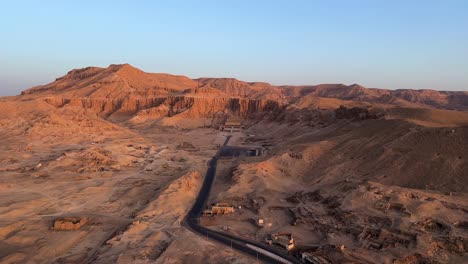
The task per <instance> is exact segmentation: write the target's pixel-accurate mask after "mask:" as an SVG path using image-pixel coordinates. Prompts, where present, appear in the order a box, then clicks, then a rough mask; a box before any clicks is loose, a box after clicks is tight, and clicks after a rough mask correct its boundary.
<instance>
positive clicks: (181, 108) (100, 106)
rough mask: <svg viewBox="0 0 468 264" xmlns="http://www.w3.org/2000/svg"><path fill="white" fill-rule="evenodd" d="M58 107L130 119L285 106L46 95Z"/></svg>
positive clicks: (240, 112)
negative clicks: (76, 108) (78, 108)
mask: <svg viewBox="0 0 468 264" xmlns="http://www.w3.org/2000/svg"><path fill="white" fill-rule="evenodd" d="M44 100H45V101H46V102H47V103H49V104H51V105H53V106H55V107H64V106H67V105H68V106H75V107H83V108H85V109H88V110H91V111H93V112H95V113H97V114H99V115H101V116H102V117H105V118H111V119H119V120H122V119H124V120H125V119H130V118H132V117H134V116H139V117H140V118H141V117H147V118H158V117H165V116H167V117H170V116H175V115H178V114H182V113H184V116H185V117H209V118H211V117H213V116H214V115H215V114H217V113H220V112H223V113H228V114H230V115H234V116H238V117H243V118H248V117H253V116H255V115H258V114H261V113H263V112H272V111H280V110H281V109H283V106H282V105H280V104H279V103H278V102H276V101H272V100H252V99H243V98H226V97H223V98H219V97H215V98H213V97H206V98H205V97H187V96H167V97H156V98H134V97H129V98H124V99H93V98H58V97H49V98H45V99H44Z"/></svg>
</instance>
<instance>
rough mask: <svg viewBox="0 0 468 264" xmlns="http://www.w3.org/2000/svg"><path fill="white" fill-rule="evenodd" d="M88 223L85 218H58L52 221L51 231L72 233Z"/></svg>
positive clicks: (87, 219)
mask: <svg viewBox="0 0 468 264" xmlns="http://www.w3.org/2000/svg"><path fill="white" fill-rule="evenodd" d="M88 222H89V218H87V217H60V218H57V219H55V220H54V224H53V226H52V228H51V229H52V230H55V231H73V230H79V229H80V228H81V227H82V226H84V225H85V224H87V223H88Z"/></svg>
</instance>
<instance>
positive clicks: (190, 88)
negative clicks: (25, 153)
mask: <svg viewBox="0 0 468 264" xmlns="http://www.w3.org/2000/svg"><path fill="white" fill-rule="evenodd" d="M38 98H39V99H40V98H45V100H46V101H47V102H48V103H49V104H51V105H54V106H57V107H62V106H64V105H71V106H81V107H84V108H86V109H91V110H92V111H94V112H96V113H99V114H101V115H102V116H105V117H115V118H128V117H129V116H132V115H139V116H151V117H153V116H164V115H168V116H172V115H177V114H180V113H185V115H187V116H190V117H195V116H200V117H202V116H203V117H204V116H207V115H212V114H213V113H216V112H219V111H226V112H229V113H232V114H235V115H239V116H249V115H252V114H254V113H258V112H259V111H270V110H271V108H275V109H277V108H281V106H282V105H286V104H288V103H289V104H293V105H294V104H295V103H297V102H299V103H300V105H299V108H310V107H312V108H316V107H317V104H318V103H321V104H324V105H329V104H331V105H340V104H341V103H343V102H341V103H340V102H338V101H337V102H332V101H330V100H328V101H327V100H318V99H320V98H332V99H335V100H346V101H348V102H346V104H349V102H366V103H377V104H385V105H387V106H399V107H409V108H413V107H418V108H419V107H429V108H441V109H453V110H468V92H439V91H433V90H385V89H374V88H372V89H370V88H365V87H362V86H360V85H358V84H353V85H343V84H321V85H315V86H274V85H270V84H268V83H261V82H243V81H239V80H236V79H233V78H199V79H190V78H188V77H185V76H177V75H170V74H162V73H146V72H143V71H141V70H139V69H137V68H135V67H132V66H130V65H128V64H122V65H110V66H109V67H107V68H98V67H87V68H83V69H75V70H72V71H70V72H68V73H67V74H66V75H65V76H63V77H60V78H57V79H56V81H54V82H52V83H50V84H47V85H43V86H37V87H33V88H31V89H29V90H26V91H24V92H23V93H22V99H24V100H28V99H38ZM305 98H306V99H307V98H308V99H307V100H304V99H305ZM296 106H298V105H297V104H296Z"/></svg>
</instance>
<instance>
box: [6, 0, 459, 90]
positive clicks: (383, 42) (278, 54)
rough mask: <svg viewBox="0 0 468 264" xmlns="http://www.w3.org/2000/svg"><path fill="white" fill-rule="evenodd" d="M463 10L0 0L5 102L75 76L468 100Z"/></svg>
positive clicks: (398, 1) (400, 5)
mask: <svg viewBox="0 0 468 264" xmlns="http://www.w3.org/2000/svg"><path fill="white" fill-rule="evenodd" d="M467 14H468V1H465V0H462V1H455V0H444V1H442V0H439V1H432V0H424V1H423V0H411V1H407V0H404V1H403V0H392V1H388V0H355V1H349V0H342V1H339V0H323V1H319V0H315V1H314V0H303V1H300V0H296V1H294V0H284V1H281V0H255V1H251V0H231V1H228V0H226V1H214V0H213V1H210V0H207V1H203V0H198V1H195V0H193V1H192V0H186V1H180V0H171V1H170V0H167V1H157V0H152V1H143V0H140V1H136V0H134V1H130V0H128V1H118V0H113V1H106V0H101V1H86V0H80V1H51V0H42V1H40V0H36V1H33V0H30V1H24V0H15V1H4V0H2V1H0V95H14V94H18V93H19V92H20V91H22V90H25V89H27V88H30V87H32V86H35V85H41V84H46V83H49V82H52V81H54V80H55V78H57V77H60V76H63V75H65V74H66V73H67V72H68V71H69V70H71V69H74V68H82V67H86V66H100V67H107V66H108V65H109V64H119V63H130V64H131V65H133V66H135V67H137V68H140V69H142V70H144V71H146V72H165V73H172V74H178V75H186V76H188V77H191V78H198V77H234V78H238V79H240V80H244V81H265V82H270V83H272V84H277V85H282V84H291V85H303V84H320V83H344V84H353V83H358V84H361V85H363V86H366V87H379V88H387V89H436V90H465V91H466V90H468V15H467Z"/></svg>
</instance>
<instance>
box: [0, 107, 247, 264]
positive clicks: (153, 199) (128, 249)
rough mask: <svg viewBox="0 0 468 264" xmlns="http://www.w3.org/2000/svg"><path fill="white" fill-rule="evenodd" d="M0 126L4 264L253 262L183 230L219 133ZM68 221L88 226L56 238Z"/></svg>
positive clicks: (60, 120) (58, 123)
mask: <svg viewBox="0 0 468 264" xmlns="http://www.w3.org/2000/svg"><path fill="white" fill-rule="evenodd" d="M42 113H43V112H41V114H42ZM23 114H24V111H20V112H19V114H18V115H23ZM28 114H30V113H28ZM76 120H81V121H83V122H89V126H87V127H82V126H81V125H82V124H80V122H81V121H80V122H76ZM2 121H3V122H4V125H3V126H2V131H3V132H4V134H3V135H7V136H8V138H7V137H3V138H2V139H1V140H2V141H3V142H2V144H0V190H1V191H0V263H86V262H90V261H91V262H93V263H138V262H145V263H146V262H147V261H155V262H156V263H206V262H205V261H206V260H207V259H210V260H212V261H210V262H212V263H217V262H223V263H249V260H248V259H247V258H245V257H244V256H242V255H240V254H239V253H237V252H233V251H229V250H225V249H224V248H223V247H221V246H219V245H214V244H212V243H211V242H207V241H204V240H203V239H201V238H198V237H197V236H195V235H193V234H191V233H190V232H188V231H186V230H185V229H183V228H182V227H181V226H180V225H179V222H180V220H181V219H182V217H183V216H184V215H185V213H186V211H187V210H188V208H190V206H191V203H192V202H193V200H194V198H195V196H196V194H197V192H198V188H199V185H200V183H201V182H202V180H203V177H204V172H205V170H206V162H207V161H208V160H209V159H210V158H211V157H212V156H213V155H214V153H215V152H216V151H217V144H220V143H221V142H222V141H223V140H224V138H223V137H222V136H221V135H219V133H218V132H217V131H216V130H213V129H198V130H186V129H180V128H169V127H155V126H136V127H132V128H123V127H121V126H116V125H114V124H112V123H108V122H106V121H103V120H102V119H98V118H96V117H95V116H94V117H93V116H92V115H87V113H83V115H71V114H67V113H59V114H56V113H52V114H50V115H48V114H46V115H45V116H42V117H41V118H38V119H37V122H30V121H24V122H21V121H18V120H16V121H15V120H13V119H3V120H2ZM184 142H190V143H188V144H184ZM64 216H71V217H87V218H89V219H90V221H89V222H88V223H87V224H86V225H85V226H83V227H81V228H80V229H79V230H77V231H56V230H53V229H51V227H52V225H53V222H54V220H55V219H56V218H58V217H64ZM193 245H197V246H196V247H194V246H193ZM200 249H201V250H200ZM246 259H247V260H246Z"/></svg>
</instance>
